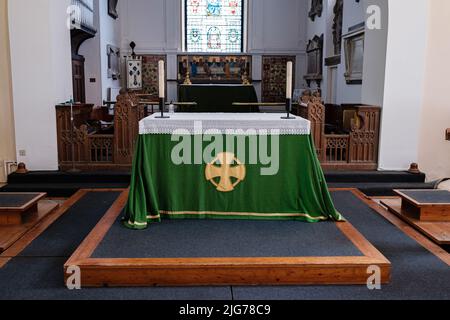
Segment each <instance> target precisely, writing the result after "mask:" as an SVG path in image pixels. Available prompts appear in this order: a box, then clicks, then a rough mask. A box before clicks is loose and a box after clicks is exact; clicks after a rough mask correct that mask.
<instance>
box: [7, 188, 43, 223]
mask: <svg viewBox="0 0 450 320" xmlns="http://www.w3.org/2000/svg"><path fill="white" fill-rule="evenodd" d="M45 196H46V194H45V193H0V226H2V225H20V224H22V223H23V222H24V219H25V215H27V214H30V213H33V212H36V211H37V210H38V202H39V201H40V200H41V199H43V198H45Z"/></svg>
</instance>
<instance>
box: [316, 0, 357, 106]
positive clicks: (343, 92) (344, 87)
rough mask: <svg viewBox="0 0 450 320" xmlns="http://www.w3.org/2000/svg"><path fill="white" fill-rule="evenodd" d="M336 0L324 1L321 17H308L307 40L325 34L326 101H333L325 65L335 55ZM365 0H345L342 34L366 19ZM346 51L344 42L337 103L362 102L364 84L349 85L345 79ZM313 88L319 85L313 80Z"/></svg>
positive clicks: (338, 68)
mask: <svg viewBox="0 0 450 320" xmlns="http://www.w3.org/2000/svg"><path fill="white" fill-rule="evenodd" d="M335 3H336V1H335V0H325V1H324V2H323V4H324V9H323V13H322V16H321V17H316V18H315V20H314V21H311V19H310V18H309V17H308V18H307V41H308V40H310V39H312V38H313V37H314V36H315V35H318V36H320V35H321V34H323V35H324V61H323V80H322V83H321V89H322V96H323V98H324V100H325V102H326V103H328V102H330V101H331V97H328V96H327V94H328V85H329V83H328V82H329V79H328V77H329V71H328V67H326V66H325V58H327V57H330V56H333V55H334V53H333V51H334V49H333V48H334V45H333V34H332V32H333V31H332V24H333V19H334V5H335ZM310 8H311V1H309V2H308V7H307V10H308V12H309V10H310ZM364 12H365V11H364V4H363V1H361V2H359V3H358V2H356V1H354V0H344V14H343V23H342V34H343V35H345V34H347V33H348V29H349V28H350V27H353V26H355V25H357V24H359V23H361V22H364V21H365V14H364ZM344 74H345V51H344V43H343V45H342V51H341V63H340V64H339V65H338V66H337V74H336V77H337V83H336V93H335V96H336V101H335V103H336V104H343V103H344V104H347V103H350V104H353V103H356V104H358V103H361V90H362V85H348V84H347V83H346V81H345V77H344ZM311 89H313V90H315V89H317V85H316V84H315V83H314V82H312V83H311Z"/></svg>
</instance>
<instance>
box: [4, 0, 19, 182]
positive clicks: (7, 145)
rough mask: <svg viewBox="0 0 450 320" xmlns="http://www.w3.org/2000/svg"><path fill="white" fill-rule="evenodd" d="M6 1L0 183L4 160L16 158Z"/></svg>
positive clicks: (5, 5)
mask: <svg viewBox="0 0 450 320" xmlns="http://www.w3.org/2000/svg"><path fill="white" fill-rule="evenodd" d="M6 10H7V1H6V0H0V140H1V142H0V183H3V182H6V179H7V177H6V175H5V174H4V172H5V171H4V168H5V167H4V165H5V161H15V160H16V149H15V143H14V142H15V138H14V115H13V109H12V92H11V68H10V55H9V38H8V15H7V11H6Z"/></svg>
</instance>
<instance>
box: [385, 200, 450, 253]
mask: <svg viewBox="0 0 450 320" xmlns="http://www.w3.org/2000/svg"><path fill="white" fill-rule="evenodd" d="M381 204H382V205H384V206H386V207H387V208H388V209H389V211H390V212H392V213H394V214H395V215H397V216H398V217H399V218H400V219H402V220H403V221H405V222H406V223H408V224H409V225H411V226H412V227H414V228H415V229H417V230H418V231H419V232H421V233H423V234H424V235H426V236H427V237H429V238H430V239H431V240H433V241H434V242H435V243H437V244H439V245H449V244H450V222H436V221H433V222H428V221H420V220H419V219H417V217H413V216H411V215H410V214H408V213H407V212H406V211H404V210H403V209H402V200H401V199H400V198H392V199H384V200H382V201H381Z"/></svg>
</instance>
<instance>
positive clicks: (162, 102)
mask: <svg viewBox="0 0 450 320" xmlns="http://www.w3.org/2000/svg"><path fill="white" fill-rule="evenodd" d="M158 71H159V109H160V111H161V116H158V117H156V118H157V119H167V118H170V117H168V116H165V115H164V108H165V106H166V77H165V62H164V61H163V60H160V61H159V62H158Z"/></svg>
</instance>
